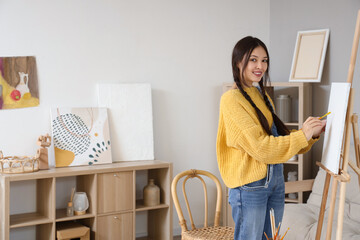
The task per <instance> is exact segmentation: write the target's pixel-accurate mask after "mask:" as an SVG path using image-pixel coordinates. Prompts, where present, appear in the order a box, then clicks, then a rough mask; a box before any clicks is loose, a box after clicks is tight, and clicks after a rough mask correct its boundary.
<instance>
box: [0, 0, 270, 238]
mask: <svg viewBox="0 0 360 240" xmlns="http://www.w3.org/2000/svg"><path fill="white" fill-rule="evenodd" d="M269 9H270V1H268V0H241V1H239V0H227V1H217V0H197V1H192V0H182V1H169V0H153V1H145V0H143V1H140V0H133V1H125V0H117V1H111V0H102V1H100V0H98V1H95V0H90V1H85V0H75V1H74V0H71V1H70V0H61V1H60V0H54V1H45V0H34V1H26V0H0V29H1V37H0V56H29V55H32V56H36V60H37V69H38V77H39V90H40V101H41V103H40V107H36V108H27V109H17V110H2V111H0V149H1V150H3V152H4V154H5V155H31V154H35V151H36V149H37V145H36V144H35V143H36V139H37V137H38V136H39V135H41V134H44V133H51V132H50V117H49V108H50V107H53V106H77V107H84V106H97V96H96V84H97V83H120V82H149V83H151V85H152V89H153V90H152V94H153V115H154V141H155V157H156V158H157V159H159V160H164V161H169V162H173V163H174V176H175V175H176V174H177V173H179V172H180V171H183V170H186V169H191V168H198V169H205V170H209V171H211V172H213V173H215V174H216V175H217V176H219V174H218V168H217V162H216V152H215V141H216V131H217V122H218V103H219V98H220V96H221V91H222V89H221V84H222V83H223V82H228V81H232V73H231V65H230V62H231V51H232V48H233V46H234V44H235V43H236V42H237V41H238V40H239V39H240V38H242V37H244V36H247V35H253V36H256V37H259V38H260V39H262V40H263V41H264V42H265V43H266V44H268V43H269ZM21 187H22V186H21V185H20V186H19V189H18V190H17V193H16V194H18V196H19V195H20V193H21V192H22V190H25V189H21ZM24 188H25V187H24ZM196 192H197V191H194V190H193V191H192V193H191V194H192V195H194V196H195V197H196V195H195V193H196ZM30 195H31V191H30ZM200 196H201V195H200ZM31 197H34V196H29V198H31ZM14 199H15V201H16V195H15V196H14ZM197 199H201V200H196V201H194V204H195V206H198V205H199V204H200V201H202V198H197ZM200 215H202V214H201V212H200V210H198V208H197V209H195V213H194V216H196V218H198V216H200ZM177 223H178V220H177V215H176V213H175V211H174V229H175V232H177V233H179V226H178V224H177ZM140 234H141V233H140ZM19 239H20V238H19Z"/></svg>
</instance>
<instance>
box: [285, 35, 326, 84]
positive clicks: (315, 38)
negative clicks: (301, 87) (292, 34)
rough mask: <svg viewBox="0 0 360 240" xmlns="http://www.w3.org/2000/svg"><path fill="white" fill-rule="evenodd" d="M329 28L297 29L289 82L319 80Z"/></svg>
mask: <svg viewBox="0 0 360 240" xmlns="http://www.w3.org/2000/svg"><path fill="white" fill-rule="evenodd" d="M328 40H329V29H321V30H312V31H299V32H298V33H297V38H296V44H295V50H294V56H293V60H292V65H291V71H290V78H289V81H290V82H320V81H321V76H322V72H323V67H324V61H325V55H326V49H327V45H328Z"/></svg>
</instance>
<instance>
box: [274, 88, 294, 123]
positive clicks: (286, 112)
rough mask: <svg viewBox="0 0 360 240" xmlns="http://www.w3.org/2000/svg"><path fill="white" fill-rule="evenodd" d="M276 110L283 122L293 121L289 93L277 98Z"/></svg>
mask: <svg viewBox="0 0 360 240" xmlns="http://www.w3.org/2000/svg"><path fill="white" fill-rule="evenodd" d="M276 112H277V115H278V117H279V118H280V119H281V120H282V121H283V122H285V123H287V122H291V98H290V96H289V95H279V96H278V97H277V98H276Z"/></svg>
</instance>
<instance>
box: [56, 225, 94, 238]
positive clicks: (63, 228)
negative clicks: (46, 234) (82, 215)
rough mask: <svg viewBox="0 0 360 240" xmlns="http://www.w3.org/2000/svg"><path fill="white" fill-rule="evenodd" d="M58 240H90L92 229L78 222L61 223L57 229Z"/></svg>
mask: <svg viewBox="0 0 360 240" xmlns="http://www.w3.org/2000/svg"><path fill="white" fill-rule="evenodd" d="M56 237H57V239H58V240H70V239H73V238H80V240H90V228H88V227H86V226H83V225H81V224H79V223H76V222H66V223H59V226H58V227H57V228H56Z"/></svg>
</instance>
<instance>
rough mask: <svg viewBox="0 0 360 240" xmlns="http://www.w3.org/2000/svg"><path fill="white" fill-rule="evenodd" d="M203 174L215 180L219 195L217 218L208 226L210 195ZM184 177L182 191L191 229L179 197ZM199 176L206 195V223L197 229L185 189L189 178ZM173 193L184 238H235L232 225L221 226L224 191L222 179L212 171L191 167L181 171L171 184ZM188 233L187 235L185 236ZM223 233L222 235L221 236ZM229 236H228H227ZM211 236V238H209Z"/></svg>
mask: <svg viewBox="0 0 360 240" xmlns="http://www.w3.org/2000/svg"><path fill="white" fill-rule="evenodd" d="M203 176H206V177H208V178H210V179H211V180H213V181H214V182H215V185H216V191H217V197H216V207H215V218H214V226H212V227H209V226H208V196H207V186H206V183H205V181H204V179H203ZM182 178H184V180H183V183H182V192H183V195H184V199H185V204H186V208H187V211H188V214H189V219H190V223H191V230H188V228H187V224H186V220H185V218H184V214H183V211H182V209H181V206H180V203H179V198H178V195H177V191H176V187H177V184H178V182H179V180H180V179H182ZM193 178H197V179H199V180H200V181H201V183H202V186H203V189H204V197H205V216H204V224H203V228H199V229H197V228H196V227H195V223H194V220H193V216H192V213H191V210H190V205H189V201H188V197H187V194H186V191H185V184H186V182H187V180H189V179H193ZM171 194H172V197H173V201H174V205H175V208H176V212H177V214H178V217H179V224H180V226H181V232H182V239H233V229H232V228H230V227H220V226H219V223H220V215H221V201H222V193H221V184H220V181H219V180H218V179H217V177H216V176H214V175H213V174H212V173H210V172H207V171H204V170H196V169H191V170H187V171H184V172H181V173H179V174H178V175H176V176H175V178H174V179H173V181H172V184H171ZM194 234H195V235H196V237H194V238H192V237H191V236H192V235H194ZM185 235H186V237H185ZM220 235H221V236H220ZM225 235H226V236H227V237H226V236H225ZM209 236H211V238H209Z"/></svg>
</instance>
